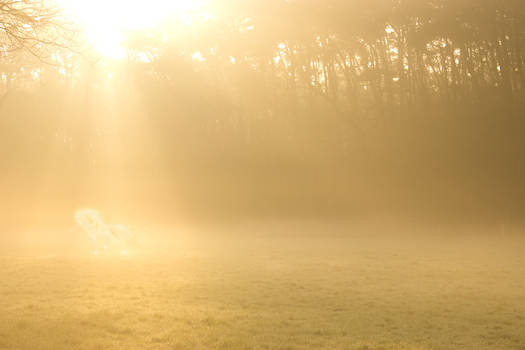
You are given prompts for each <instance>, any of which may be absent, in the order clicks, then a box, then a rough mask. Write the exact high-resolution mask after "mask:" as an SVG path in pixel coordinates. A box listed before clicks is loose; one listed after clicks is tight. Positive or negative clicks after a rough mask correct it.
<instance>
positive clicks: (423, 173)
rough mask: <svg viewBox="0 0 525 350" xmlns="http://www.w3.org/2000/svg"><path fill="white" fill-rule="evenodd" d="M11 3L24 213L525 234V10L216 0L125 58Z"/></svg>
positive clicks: (3, 37)
mask: <svg viewBox="0 0 525 350" xmlns="http://www.w3.org/2000/svg"><path fill="white" fill-rule="evenodd" d="M12 2H17V1H12V0H0V44H1V46H0V74H1V80H0V155H1V157H2V158H1V159H2V161H1V163H0V167H1V172H0V191H1V192H2V193H3V194H2V197H3V199H2V201H5V203H8V205H6V207H9V208H8V209H9V210H11V211H13V212H15V211H16V210H17V209H16V208H21V209H20V210H22V209H24V210H25V209H27V208H28V207H31V208H40V207H42V206H48V207H49V206H51V205H50V204H45V203H49V200H50V199H51V198H52V199H53V201H54V202H53V203H54V204H53V205H54V206H56V207H57V208H73V207H76V206H79V205H85V204H86V203H87V204H91V203H93V205H98V206H101V207H111V208H112V210H116V211H118V210H122V209H119V208H134V209H137V208H148V209H145V210H144V211H145V212H146V213H148V214H147V215H153V214H152V213H155V215H159V216H160V215H163V216H164V217H169V216H170V215H172V214H171V213H172V212H175V211H176V212H178V213H184V215H189V216H192V217H205V216H206V217H207V216H221V217H228V218H235V217H237V216H239V215H241V214H242V215H250V216H260V217H264V216H283V217H284V216H287V217H289V216H314V215H315V216H333V217H350V218H363V217H374V216H378V217H379V216H402V217H406V218H410V219H421V220H432V221H433V222H445V221H447V222H448V221H451V222H452V221H458V220H459V221H462V222H465V223H468V222H480V220H481V221H487V222H491V223H498V224H499V223H501V222H518V221H519V220H521V217H523V211H524V210H525V138H524V135H525V124H524V123H525V120H524V117H525V115H524V111H525V109H524V107H525V106H524V101H523V97H524V91H525V70H524V69H525V67H524V65H525V52H524V50H525V2H523V1H522V0H490V1H489V0H454V1H451V0H432V1H428V0H366V1H363V0H250V1H244V0H216V1H210V3H209V4H208V6H207V7H206V12H205V13H195V14H194V15H193V16H192V17H191V19H188V18H185V19H184V18H183V19H179V20H173V19H172V20H166V21H165V23H161V24H159V25H158V27H156V28H152V29H151V30H148V31H141V32H129V33H127V35H126V41H125V46H126V49H127V50H126V58H125V59H121V60H110V59H108V58H100V57H97V54H96V53H93V52H90V51H89V49H88V48H86V47H84V46H83V45H82V44H81V43H79V42H78V40H79V39H78V38H77V37H75V36H74V35H71V31H72V30H73V29H72V28H70V27H69V25H68V24H67V23H66V22H62V20H60V15H59V14H58V13H55V12H53V11H51V10H50V12H49V16H50V17H49V21H48V22H45V21H43V20H42V19H38V20H37V21H36V22H31V21H35V20H34V18H33V17H32V16H36V14H32V13H29V14H27V13H26V15H24V16H19V17H16V16H14V15H13V14H12V13H10V11H11V12H12V11H13V9H16V10H19V9H20V7H16V6H15V7H9V6H8V4H9V3H12ZM24 3H25V2H24ZM22 10H23V9H22ZM190 20H191V25H189V24H188V22H189V21H190ZM28 23H29V24H28ZM27 25H29V26H30V28H31V29H30V30H29V33H28V32H27V30H28V26H27ZM49 38H50V39H49ZM57 210H58V209H57ZM144 215H146V214H144ZM12 217H18V219H16V220H23V219H21V218H22V217H23V215H22V214H19V215H18V216H12ZM40 219H41V218H40ZM13 220H15V219H13Z"/></svg>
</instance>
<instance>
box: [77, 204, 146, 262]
mask: <svg viewBox="0 0 525 350" xmlns="http://www.w3.org/2000/svg"><path fill="white" fill-rule="evenodd" d="M75 223H76V224H77V225H78V226H79V227H80V228H81V229H82V230H83V231H84V232H86V233H87V235H88V236H89V238H90V239H91V241H92V242H93V254H94V255H100V253H101V252H103V253H112V252H119V253H120V254H121V255H127V254H128V250H129V248H131V247H134V246H136V238H135V235H134V234H132V233H131V232H130V231H129V230H128V229H127V227H126V226H124V225H111V224H106V223H104V220H103V219H102V215H100V213H99V212H98V211H96V210H94V209H81V210H77V211H76V212H75Z"/></svg>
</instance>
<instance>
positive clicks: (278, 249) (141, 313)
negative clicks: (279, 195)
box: [0, 233, 525, 350]
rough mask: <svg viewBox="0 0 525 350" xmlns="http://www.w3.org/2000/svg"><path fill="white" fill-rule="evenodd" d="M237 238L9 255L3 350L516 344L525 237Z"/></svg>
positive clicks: (3, 268) (1, 269) (523, 311)
mask: <svg viewBox="0 0 525 350" xmlns="http://www.w3.org/2000/svg"><path fill="white" fill-rule="evenodd" d="M236 235H237V233H235V234H232V235H230V236H227V237H226V236H224V235H223V236H221V235H215V236H213V237H214V238H210V237H208V238H206V237H200V238H199V239H194V240H192V239H184V240H182V239H181V240H179V241H176V242H175V241H174V242H173V244H172V245H171V246H169V248H170V249H165V250H164V251H163V252H162V253H160V250H159V253H158V254H139V253H137V254H136V255H133V256H126V257H90V256H87V255H86V256H82V255H79V256H71V255H69V256H67V257H65V256H66V254H64V256H60V255H54V256H45V257H44V256H42V257H17V256H7V255H6V256H5V257H3V258H0V281H1V282H0V349H1V350H8V349H9V350H11V349H13V350H15V349H16V350H18V349H20V350H31V349H42V350H44V349H49V350H60V349H86V350H87V349H159V350H161V349H276V350H279V349H282V350H285V349H286V350H291V349H361V350H364V349H369V350H373V349H399V350H401V349H414V350H415V349H420V350H427V349H517V350H524V349H525V331H524V330H525V279H524V278H523V276H525V254H522V252H523V247H525V245H524V244H523V240H521V239H516V238H506V237H497V238H479V237H475V236H469V237H466V238H465V237H463V238H461V239H459V238H451V237H447V238H428V237H419V236H405V237H399V236H398V237H397V238H396V239H392V238H388V239H387V238H385V237H382V236H368V235H333V236H330V235H324V236H323V235H319V236H317V235H308V236H305V235H304V236H303V235H301V234H300V233H295V234H291V235H286V234H281V235H277V234H273V235H272V236H265V235H264V234H254V235H243V236H236ZM219 237H220V238H219ZM165 242H167V241H165ZM175 243H176V244H175ZM167 245H168V244H167V243H166V244H164V246H165V248H167V247H166V246H167ZM150 253H151V252H150Z"/></svg>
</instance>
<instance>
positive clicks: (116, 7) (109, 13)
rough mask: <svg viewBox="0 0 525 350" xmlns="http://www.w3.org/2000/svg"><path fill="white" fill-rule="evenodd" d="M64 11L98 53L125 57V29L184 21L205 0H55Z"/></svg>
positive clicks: (147, 27)
mask: <svg viewBox="0 0 525 350" xmlns="http://www.w3.org/2000/svg"><path fill="white" fill-rule="evenodd" d="M57 2H58V4H59V6H60V7H61V8H62V9H63V11H64V12H65V14H66V15H67V16H69V17H70V18H72V19H73V20H74V21H75V22H77V23H78V24H79V26H80V27H81V28H82V30H83V32H84V36H85V39H86V40H87V41H88V42H89V43H90V44H91V45H92V46H93V48H94V49H95V50H96V51H97V52H98V53H100V54H101V55H102V56H107V57H111V58H115V59H121V58H124V57H126V50H125V49H124V47H123V46H122V43H123V41H124V33H125V32H126V31H140V30H147V29H150V28H154V27H155V26H156V25H158V24H159V23H161V22H162V21H164V20H177V19H179V20H183V21H184V22H185V23H188V18H191V16H192V14H195V13H197V12H199V11H203V9H204V8H205V6H206V3H207V1H206V0H148V1H144V0H89V1H86V0H57Z"/></svg>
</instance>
